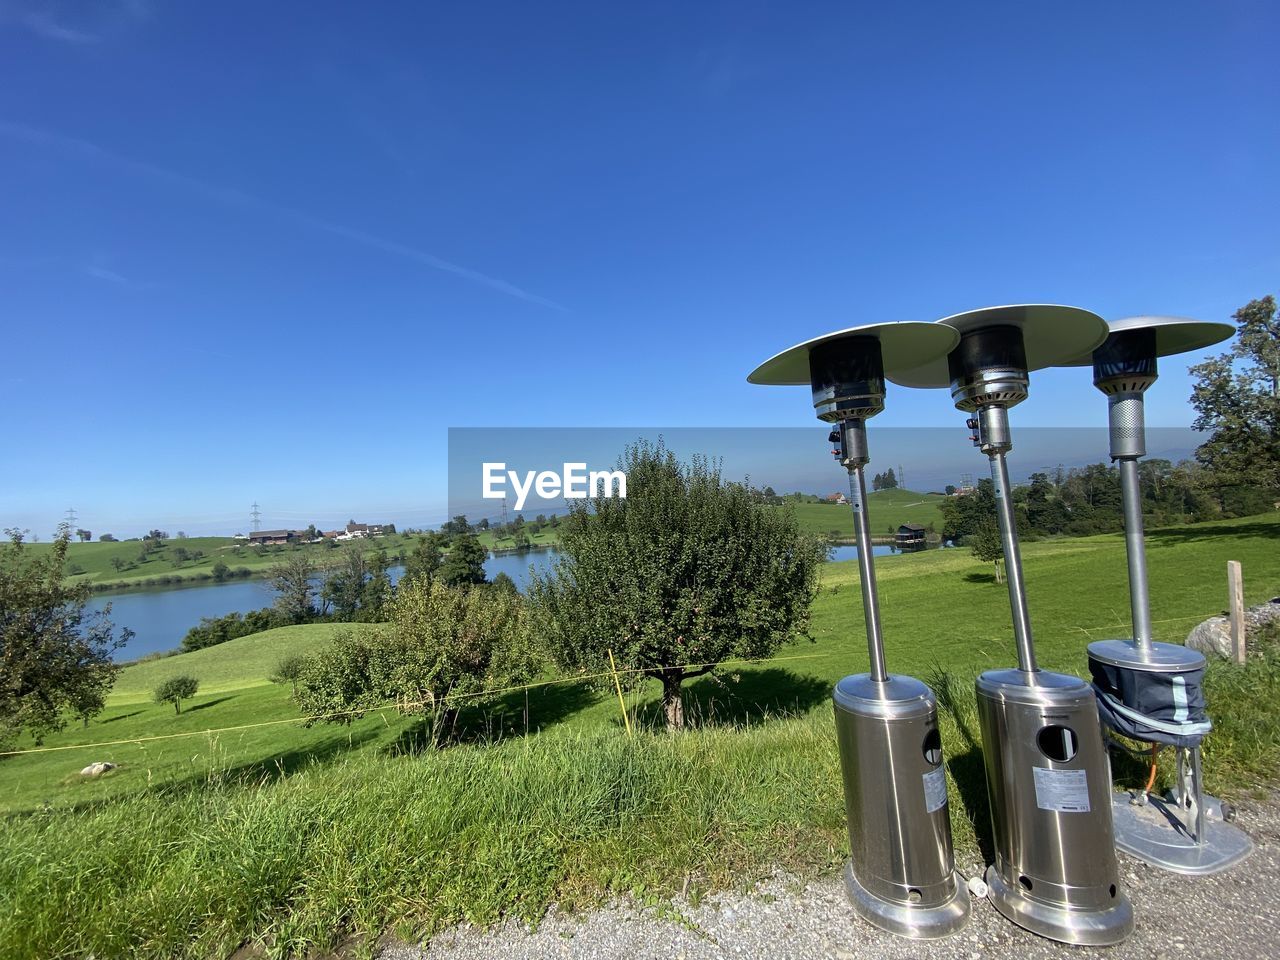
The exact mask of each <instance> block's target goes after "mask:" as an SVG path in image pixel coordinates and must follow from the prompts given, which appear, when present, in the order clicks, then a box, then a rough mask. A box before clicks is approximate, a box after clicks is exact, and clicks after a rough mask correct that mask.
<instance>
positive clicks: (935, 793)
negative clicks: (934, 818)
mask: <svg viewBox="0 0 1280 960" xmlns="http://www.w3.org/2000/svg"><path fill="white" fill-rule="evenodd" d="M946 804H947V774H946V772H945V771H944V770H943V769H942V767H934V768H933V769H932V770H930V771H929V772H928V773H926V774H925V775H924V808H925V809H926V810H928V811H929V812H930V813H933V812H934V811H935V810H941V809H942V808H943V807H944V806H946Z"/></svg>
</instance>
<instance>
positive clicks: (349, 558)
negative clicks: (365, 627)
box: [321, 544, 373, 620]
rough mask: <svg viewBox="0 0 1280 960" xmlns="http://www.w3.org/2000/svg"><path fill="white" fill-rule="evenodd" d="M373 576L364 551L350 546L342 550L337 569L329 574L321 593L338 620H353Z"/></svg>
mask: <svg viewBox="0 0 1280 960" xmlns="http://www.w3.org/2000/svg"><path fill="white" fill-rule="evenodd" d="M372 576H373V573H372V571H371V570H370V569H369V561H368V560H367V559H366V557H365V552H364V549H363V548H362V547H360V546H358V545H356V544H351V545H350V546H347V547H345V548H344V549H343V551H342V555H341V557H340V558H339V559H338V563H337V567H336V569H334V570H333V572H331V573H330V574H329V577H328V579H327V580H326V581H325V584H324V589H323V590H322V592H321V595H322V597H323V598H324V600H325V602H326V603H329V604H332V605H333V615H334V616H335V617H337V618H338V619H339V620H355V619H356V615H357V614H358V612H359V610H360V601H361V600H362V599H363V598H364V588H365V584H366V583H368V581H369V578H370V577H372Z"/></svg>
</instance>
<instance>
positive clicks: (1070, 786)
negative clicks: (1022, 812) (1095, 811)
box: [1031, 767, 1089, 813]
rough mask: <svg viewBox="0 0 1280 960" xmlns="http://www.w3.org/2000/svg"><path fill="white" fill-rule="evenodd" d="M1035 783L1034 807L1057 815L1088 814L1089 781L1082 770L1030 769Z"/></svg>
mask: <svg viewBox="0 0 1280 960" xmlns="http://www.w3.org/2000/svg"><path fill="white" fill-rule="evenodd" d="M1031 773H1032V775H1033V776H1034V777H1035V781H1036V806H1037V807H1039V808H1040V809H1041V810H1053V811H1055V812H1057V813H1088V812H1089V779H1088V774H1087V773H1086V772H1085V771H1084V770H1050V769H1049V768H1047V767H1032V769H1031Z"/></svg>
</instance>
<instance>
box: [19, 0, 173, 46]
mask: <svg viewBox="0 0 1280 960" xmlns="http://www.w3.org/2000/svg"><path fill="white" fill-rule="evenodd" d="M150 18H151V7H150V5H149V4H148V3H147V2H146V0H94V2H93V3H59V2H56V0H37V2H23V0H17V2H8V0H0V25H3V24H4V23H6V22H8V23H14V24H17V25H19V26H20V27H23V28H25V29H27V30H28V31H30V32H31V33H33V34H35V35H36V36H37V37H40V38H42V39H44V40H52V41H54V42H57V43H66V44H73V45H86V44H94V43H102V42H103V41H105V40H107V39H109V38H110V37H114V36H117V35H119V34H120V33H122V32H124V31H126V30H128V29H129V28H131V27H134V26H136V25H138V24H141V23H143V22H144V21H146V20H149V19H150Z"/></svg>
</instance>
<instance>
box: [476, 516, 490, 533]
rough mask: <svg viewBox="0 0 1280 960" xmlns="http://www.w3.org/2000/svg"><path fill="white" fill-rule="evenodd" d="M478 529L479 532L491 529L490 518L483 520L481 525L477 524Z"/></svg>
mask: <svg viewBox="0 0 1280 960" xmlns="http://www.w3.org/2000/svg"><path fill="white" fill-rule="evenodd" d="M476 529H477V530H488V529H489V518H488V517H485V518H484V519H483V520H481V521H480V522H479V523H477V524H476Z"/></svg>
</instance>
